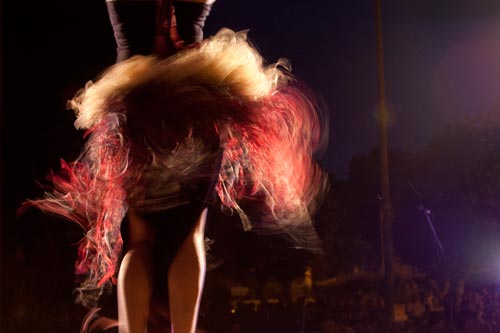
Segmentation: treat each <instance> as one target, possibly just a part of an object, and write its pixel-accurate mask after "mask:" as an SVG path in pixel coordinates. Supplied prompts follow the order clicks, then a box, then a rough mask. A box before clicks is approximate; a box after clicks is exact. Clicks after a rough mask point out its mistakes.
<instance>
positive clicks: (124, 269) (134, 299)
mask: <svg viewBox="0 0 500 333" xmlns="http://www.w3.org/2000/svg"><path fill="white" fill-rule="evenodd" d="M129 227H130V239H129V242H130V246H129V250H128V251H127V253H126V254H125V256H124V257H123V260H122V263H121V266H120V271H119V273H118V284H117V290H118V322H119V332H120V333H145V332H146V331H147V324H148V316H149V306H150V302H151V294H152V290H153V277H152V267H151V266H152V248H153V245H154V232H153V229H152V228H151V225H150V224H149V223H147V221H145V220H143V219H142V218H140V217H139V216H138V215H137V214H136V213H135V212H134V211H133V210H130V211H129Z"/></svg>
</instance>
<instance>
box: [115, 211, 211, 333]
mask: <svg viewBox="0 0 500 333" xmlns="http://www.w3.org/2000/svg"><path fill="white" fill-rule="evenodd" d="M206 218H207V209H206V208H205V209H204V210H203V211H202V213H201V214H200V216H199V217H198V219H197V223H196V225H195V226H194V228H193V230H191V232H190V233H189V235H188V237H187V238H186V239H185V240H184V242H183V243H182V245H181V247H180V248H179V250H178V252H177V254H176V256H175V257H174V260H173V262H172V264H171V265H170V269H169V273H168V281H167V283H168V288H169V303H170V318H171V329H172V331H171V332H172V333H194V332H195V331H196V324H197V320H198V310H199V306H200V300H201V295H202V292H203V283H204V279H205V270H206V259H205V258H206V257H205V241H204V233H205V222H206ZM129 223H130V240H129V241H130V249H129V250H128V251H127V253H126V254H125V256H124V258H123V261H122V264H121V266H120V271H119V274H118V286H117V290H118V321H119V332H120V333H145V332H147V324H148V317H149V307H150V304H151V297H152V290H153V267H151V266H152V249H153V246H154V231H153V228H152V227H151V226H150V224H149V223H148V222H147V221H145V220H144V219H142V218H141V217H139V216H138V215H137V214H136V213H135V212H134V211H133V210H131V211H130V212H129Z"/></svg>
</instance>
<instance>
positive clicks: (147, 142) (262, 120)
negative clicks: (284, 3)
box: [29, 29, 327, 333]
mask: <svg viewBox="0 0 500 333" xmlns="http://www.w3.org/2000/svg"><path fill="white" fill-rule="evenodd" d="M287 68H288V67H287V64H286V63H285V62H282V61H279V62H278V63H276V64H266V63H265V62H264V61H263V59H262V57H261V56H260V54H259V53H258V52H257V51H256V50H255V48H253V47H252V45H250V44H249V42H248V40H247V38H246V34H245V33H236V32H233V31H231V30H229V29H223V30H221V31H220V32H219V33H217V34H216V35H215V36H213V37H211V38H208V39H206V40H204V41H203V42H201V43H200V44H199V45H198V46H196V47H190V48H185V49H182V50H180V51H178V52H177V53H176V54H175V55H173V56H170V57H167V58H161V57H157V56H147V55H146V56H133V57H131V58H129V59H126V60H123V61H120V62H119V63H117V64H115V65H114V66H111V67H110V68H109V69H107V70H106V71H105V72H104V73H103V74H102V75H100V76H99V77H98V78H97V79H96V80H95V82H93V83H91V84H88V85H87V86H86V87H85V88H84V89H83V90H82V91H80V92H79V93H78V94H77V95H76V96H75V98H74V99H73V100H72V101H71V103H70V106H71V107H72V109H73V110H75V112H76V116H77V119H76V121H75V126H76V128H78V129H84V130H86V140H87V141H86V143H85V146H84V147H83V149H82V153H81V155H80V157H79V158H78V159H77V160H76V161H74V162H72V163H65V162H63V163H62V166H61V170H59V171H58V172H55V173H54V174H52V176H51V179H50V180H51V185H50V187H49V189H48V191H47V194H46V196H45V197H44V198H41V199H38V200H32V201H30V202H29V203H30V204H32V205H34V206H36V207H38V208H40V209H42V210H44V211H46V212H51V213H54V214H59V215H62V216H64V217H66V218H68V219H69V220H71V221H74V222H76V223H78V224H80V225H81V226H82V227H83V228H84V230H85V231H86V235H85V238H84V239H83V240H82V242H81V245H80V248H79V259H78V265H77V271H76V273H77V275H78V276H79V277H81V278H82V279H81V283H80V285H79V287H78V288H77V290H78V292H79V295H78V301H79V302H81V303H82V304H84V305H86V306H88V307H94V306H96V304H97V302H98V300H99V297H100V296H101V295H102V293H103V292H104V291H105V290H109V289H110V288H112V286H113V285H114V283H115V282H116V281H117V282H118V287H117V289H118V295H119V296H118V306H119V325H120V332H132V333H134V332H141V333H143V332H145V331H146V329H147V319H148V310H149V304H150V302H151V288H152V287H151V283H152V270H153V269H155V268H156V267H153V266H152V265H151V263H152V262H153V260H152V259H151V248H152V247H154V246H156V245H157V242H156V241H155V240H156V238H157V237H158V238H159V239H162V238H163V237H167V236H168V235H164V234H159V233H158V230H157V229H156V227H154V225H155V224H156V225H159V224H162V225H172V226H173V227H174V228H175V229H176V230H181V229H183V230H184V233H183V236H181V240H180V242H178V243H179V244H180V245H179V246H178V248H177V250H176V251H175V254H174V257H173V259H172V261H171V262H170V263H169V270H168V280H167V281H168V282H167V283H168V287H169V301H170V312H171V322H172V331H173V332H174V333H193V332H194V331H195V329H196V321H197V315H198V308H199V303H200V297H201V292H202V290H203V280H204V271H205V261H204V260H205V253H204V252H205V248H204V241H203V239H204V236H203V234H204V225H205V221H206V218H207V210H208V209H210V208H212V209H213V208H214V207H223V208H224V209H225V210H226V211H229V212H236V213H237V214H239V216H240V218H241V221H242V224H243V227H244V229H245V230H254V231H256V232H263V233H273V234H276V233H280V234H282V235H284V236H287V237H288V238H289V239H290V240H291V241H293V242H294V243H295V244H297V245H298V246H301V247H303V248H307V249H310V250H313V251H314V250H320V248H321V244H320V242H319V239H318V237H317V235H316V233H315V230H314V226H313V222H312V216H313V214H314V212H315V208H316V207H317V204H318V202H319V200H321V198H322V196H323V194H324V192H325V190H326V187H327V176H326V173H325V172H324V171H323V169H322V168H321V167H320V166H319V165H318V164H317V163H316V161H315V159H314V158H313V153H314V152H315V151H316V150H317V149H318V148H319V147H320V146H321V145H322V144H323V143H324V134H325V132H324V128H323V127H322V124H321V121H320V115H321V113H320V112H321V110H320V109H319V105H318V104H317V102H316V99H315V97H314V94H313V93H312V92H311V91H310V90H309V89H308V88H307V87H306V86H305V85H304V84H302V83H301V82H300V80H298V79H297V78H295V77H293V76H292V75H291V73H290V72H289V70H288V69H287ZM172 212H174V215H171V214H172ZM171 216H176V217H178V219H179V220H178V221H172V219H171ZM169 217H170V219H169ZM123 221H128V223H129V230H128V231H125V232H127V233H128V238H129V244H128V246H127V248H126V249H125V250H126V251H125V252H124V253H125V254H124V255H123V256H122V244H123V242H122V229H121V227H122V222H123ZM155 221H156V222H155ZM181 234H182V232H181ZM178 237H179V236H178V235H175V237H174V238H178ZM169 241H170V239H169ZM175 241H176V242H177V241H178V239H175Z"/></svg>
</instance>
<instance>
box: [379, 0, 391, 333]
mask: <svg viewBox="0 0 500 333" xmlns="http://www.w3.org/2000/svg"><path fill="white" fill-rule="evenodd" d="M375 1H376V27H377V29H376V31H377V73H378V112H379V114H378V115H379V126H380V186H381V193H382V202H381V207H380V231H381V241H382V243H381V247H382V251H381V252H382V267H383V272H384V300H385V306H386V310H387V322H388V324H392V323H393V321H394V300H393V284H394V277H393V267H392V266H393V245H392V208H391V198H390V187H389V150H388V138H387V126H388V115H387V105H386V100H385V80H384V50H383V43H382V8H381V7H382V6H381V0H375Z"/></svg>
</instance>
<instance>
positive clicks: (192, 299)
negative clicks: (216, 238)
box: [168, 208, 208, 333]
mask: <svg viewBox="0 0 500 333" xmlns="http://www.w3.org/2000/svg"><path fill="white" fill-rule="evenodd" d="M207 210H208V209H207V208H205V209H204V210H203V211H202V213H201V215H200V216H199V217H198V221H197V223H196V225H195V227H194V228H193V230H192V231H191V233H190V234H189V235H188V237H187V239H186V240H185V241H184V242H183V243H182V245H181V247H180V249H179V251H178V252H177V254H176V256H175V258H174V260H173V261H172V264H171V266H170V270H169V273H168V293H169V303H170V318H171V323H172V333H194V332H195V331H196V323H197V320H198V310H199V307H200V300H201V295H202V292H203V284H204V281H205V271H206V257H205V222H206V219H207Z"/></svg>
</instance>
